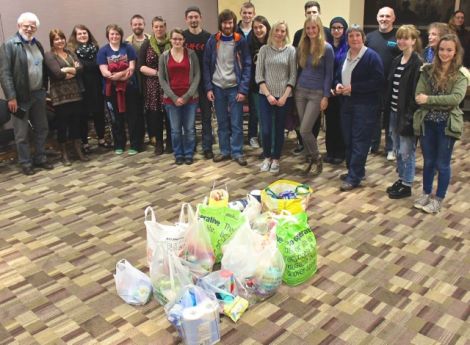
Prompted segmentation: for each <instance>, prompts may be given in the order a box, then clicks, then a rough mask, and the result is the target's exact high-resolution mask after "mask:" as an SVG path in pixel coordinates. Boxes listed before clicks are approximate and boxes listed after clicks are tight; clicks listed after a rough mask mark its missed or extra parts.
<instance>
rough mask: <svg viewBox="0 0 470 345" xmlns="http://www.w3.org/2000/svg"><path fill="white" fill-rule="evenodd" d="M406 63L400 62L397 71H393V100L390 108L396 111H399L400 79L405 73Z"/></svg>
mask: <svg viewBox="0 0 470 345" xmlns="http://www.w3.org/2000/svg"><path fill="white" fill-rule="evenodd" d="M405 66H406V64H402V63H401V62H400V64H399V65H398V66H397V68H396V69H395V71H394V72H393V77H392V100H391V101H390V109H391V110H392V111H394V112H397V111H398V91H399V88H400V79H401V76H402V75H403V71H404V70H405Z"/></svg>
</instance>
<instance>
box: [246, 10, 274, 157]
mask: <svg viewBox="0 0 470 345" xmlns="http://www.w3.org/2000/svg"><path fill="white" fill-rule="evenodd" d="M270 30H271V25H269V22H268V20H267V19H266V18H265V17H263V16H256V17H255V18H254V19H253V24H252V30H251V32H250V34H249V35H248V45H249V47H250V54H251V61H252V65H251V80H250V96H249V102H250V117H249V119H248V139H249V141H250V142H249V144H250V146H251V147H253V148H259V142H258V123H259V121H258V119H259V99H258V97H259V85H258V84H256V81H255V72H256V62H257V60H258V52H259V50H260V48H261V47H262V46H264V45H265V44H266V42H267V41H268V36H269V31H270ZM263 158H264V156H263Z"/></svg>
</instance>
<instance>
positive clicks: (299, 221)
mask: <svg viewBox="0 0 470 345" xmlns="http://www.w3.org/2000/svg"><path fill="white" fill-rule="evenodd" d="M275 219H276V220H277V226H276V236H277V245H278V247H279V250H280V252H281V253H282V256H283V258H284V261H285V263H286V269H285V272H284V275H283V277H282V280H283V281H284V282H285V283H286V284H287V285H291V286H294V285H299V284H302V283H304V282H305V281H307V280H308V279H309V278H310V277H312V276H313V275H314V274H315V272H316V271H317V241H316V239H315V235H314V234H313V232H312V230H311V229H310V227H309V225H308V221H307V214H306V213H305V212H302V213H298V214H296V215H289V214H285V213H284V214H281V215H277V216H275Z"/></svg>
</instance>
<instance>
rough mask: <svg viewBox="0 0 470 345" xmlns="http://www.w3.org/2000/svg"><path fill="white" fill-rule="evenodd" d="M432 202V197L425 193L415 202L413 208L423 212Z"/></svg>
mask: <svg viewBox="0 0 470 345" xmlns="http://www.w3.org/2000/svg"><path fill="white" fill-rule="evenodd" d="M430 200H431V195H430V194H424V193H423V194H421V196H420V197H419V198H418V199H416V200H415V203H414V204H413V207H414V208H417V209H418V210H422V209H423V207H424V206H426V205H427V204H429V201H430Z"/></svg>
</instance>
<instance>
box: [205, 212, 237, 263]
mask: <svg viewBox="0 0 470 345" xmlns="http://www.w3.org/2000/svg"><path fill="white" fill-rule="evenodd" d="M199 217H200V218H201V219H202V220H203V221H204V223H205V225H206V229H207V232H208V233H209V237H210V239H211V243H212V248H213V249H214V255H215V262H220V260H221V259H222V246H223V245H224V244H225V242H227V241H228V240H230V239H231V238H232V235H233V234H234V233H235V231H237V230H238V228H240V226H242V224H243V222H244V221H245V217H244V216H243V215H242V213H241V212H240V211H238V210H234V209H231V208H228V207H213V206H205V205H199Z"/></svg>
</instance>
